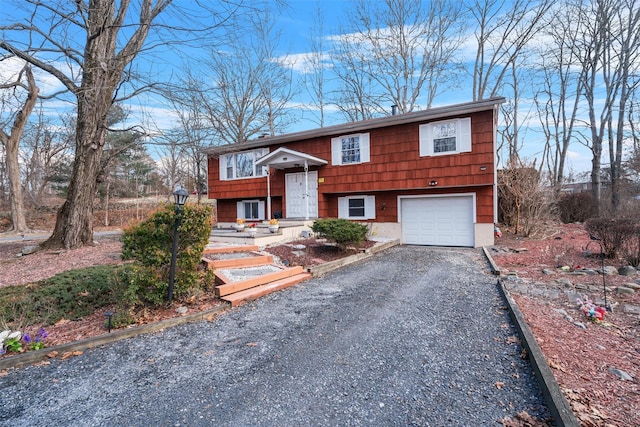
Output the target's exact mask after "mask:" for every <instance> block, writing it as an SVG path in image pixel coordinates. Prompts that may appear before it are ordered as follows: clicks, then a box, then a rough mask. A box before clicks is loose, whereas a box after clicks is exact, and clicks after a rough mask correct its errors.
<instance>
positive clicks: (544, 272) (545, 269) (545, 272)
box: [542, 268, 556, 275]
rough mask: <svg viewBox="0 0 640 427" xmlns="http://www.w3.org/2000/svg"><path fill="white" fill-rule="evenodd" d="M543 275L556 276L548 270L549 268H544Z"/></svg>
mask: <svg viewBox="0 0 640 427" xmlns="http://www.w3.org/2000/svg"><path fill="white" fill-rule="evenodd" d="M542 274H549V275H554V274H556V272H555V271H553V270H551V269H548V268H543V269H542Z"/></svg>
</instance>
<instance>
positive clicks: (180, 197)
mask: <svg viewBox="0 0 640 427" xmlns="http://www.w3.org/2000/svg"><path fill="white" fill-rule="evenodd" d="M173 197H175V202H176V219H175V221H174V223H173V244H172V245H171V265H170V266H169V292H168V295H167V300H168V303H167V305H171V300H172V299H173V283H174V281H175V278H176V259H177V257H178V227H179V226H180V219H181V217H182V206H183V205H184V204H185V202H186V201H187V197H189V194H188V193H187V192H186V191H185V189H184V188H180V189H178V190H176V191H175V192H174V193H173Z"/></svg>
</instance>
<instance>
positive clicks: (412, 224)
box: [402, 196, 474, 246]
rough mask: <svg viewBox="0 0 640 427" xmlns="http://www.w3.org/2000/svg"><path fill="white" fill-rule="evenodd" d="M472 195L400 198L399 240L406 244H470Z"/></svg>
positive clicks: (471, 243)
mask: <svg viewBox="0 0 640 427" xmlns="http://www.w3.org/2000/svg"><path fill="white" fill-rule="evenodd" d="M473 223H474V218H473V197H471V196H454V197H421V198H411V199H403V200H402V240H403V242H404V243H407V244H417V245H437V246H473V244H474V240H473V239H474V238H473Z"/></svg>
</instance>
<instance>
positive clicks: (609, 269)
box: [603, 265, 618, 276]
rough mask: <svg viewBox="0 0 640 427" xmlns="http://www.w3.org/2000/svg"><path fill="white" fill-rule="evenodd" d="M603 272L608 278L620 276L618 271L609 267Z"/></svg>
mask: <svg viewBox="0 0 640 427" xmlns="http://www.w3.org/2000/svg"><path fill="white" fill-rule="evenodd" d="M603 272H604V274H605V275H607V276H613V275H616V274H618V269H617V268H615V267H612V266H609V265H608V266H606V267H605V268H604V269H603Z"/></svg>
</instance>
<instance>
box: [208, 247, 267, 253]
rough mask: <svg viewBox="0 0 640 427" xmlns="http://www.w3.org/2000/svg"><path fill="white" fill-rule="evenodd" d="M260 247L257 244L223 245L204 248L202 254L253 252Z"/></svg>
mask: <svg viewBox="0 0 640 427" xmlns="http://www.w3.org/2000/svg"><path fill="white" fill-rule="evenodd" d="M258 249H260V248H259V247H258V246H257V245H237V246H232V245H224V246H210V247H206V248H204V251H202V253H203V254H230V253H234V252H254V251H257V250H258Z"/></svg>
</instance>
